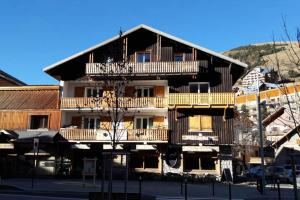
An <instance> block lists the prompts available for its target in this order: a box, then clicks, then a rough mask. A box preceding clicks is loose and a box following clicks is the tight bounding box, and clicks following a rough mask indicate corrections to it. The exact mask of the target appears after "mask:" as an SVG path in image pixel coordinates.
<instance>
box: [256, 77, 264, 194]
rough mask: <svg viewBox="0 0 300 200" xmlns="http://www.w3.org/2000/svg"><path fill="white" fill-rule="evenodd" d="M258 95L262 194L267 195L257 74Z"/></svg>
mask: <svg viewBox="0 0 300 200" xmlns="http://www.w3.org/2000/svg"><path fill="white" fill-rule="evenodd" d="M256 84H257V93H256V100H257V126H258V131H259V138H260V140H259V144H260V145H259V146H260V158H261V172H262V173H261V193H262V194H264V193H265V191H264V190H265V162H264V137H263V130H262V120H261V110H260V106H261V103H260V95H259V78H258V73H257V83H256Z"/></svg>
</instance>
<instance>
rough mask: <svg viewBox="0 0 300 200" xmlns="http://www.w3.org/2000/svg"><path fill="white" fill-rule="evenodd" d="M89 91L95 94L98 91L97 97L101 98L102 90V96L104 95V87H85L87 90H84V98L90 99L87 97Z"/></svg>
mask: <svg viewBox="0 0 300 200" xmlns="http://www.w3.org/2000/svg"><path fill="white" fill-rule="evenodd" d="M88 90H91V91H92V92H93V91H94V90H97V93H98V95H97V96H96V97H100V96H99V94H100V90H102V95H103V88H102V87H85V88H84V96H85V97H88V96H87V94H88Z"/></svg>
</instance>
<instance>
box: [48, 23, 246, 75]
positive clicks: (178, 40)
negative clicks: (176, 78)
mask: <svg viewBox="0 0 300 200" xmlns="http://www.w3.org/2000/svg"><path fill="white" fill-rule="evenodd" d="M139 29H146V30H148V31H151V32H153V33H156V34H159V35H161V36H164V37H166V38H169V39H171V40H174V41H176V42H179V43H182V44H185V45H187V46H190V47H192V48H195V49H197V50H200V51H202V52H205V53H207V54H210V55H212V56H215V57H218V58H220V59H223V60H225V61H228V62H230V63H233V64H236V65H238V66H241V67H245V68H246V67H248V65H247V64H245V63H243V62H240V61H238V60H235V59H232V58H230V57H228V56H225V55H223V54H220V53H217V52H215V51H212V50H209V49H207V48H204V47H201V46H198V45H196V44H193V43H191V42H188V41H186V40H182V39H180V38H177V37H175V36H172V35H170V34H167V33H164V32H162V31H159V30H157V29H154V28H152V27H149V26H147V25H144V24H141V25H139V26H136V27H134V28H132V29H130V30H128V31H126V32H124V33H123V35H122V36H123V37H124V36H126V35H129V34H130V33H133V32H135V31H137V30H139ZM119 37H120V36H119V35H117V36H114V37H112V38H111V39H108V40H106V41H104V42H102V43H100V44H97V45H95V46H92V47H90V48H88V49H86V50H83V51H81V52H79V53H77V54H74V55H72V56H70V57H68V58H66V59H64V60H61V61H59V62H57V63H54V64H52V65H49V66H47V67H45V68H44V69H43V70H44V72H46V73H48V71H49V70H51V69H54V68H56V67H57V66H59V65H61V64H64V63H66V62H68V61H70V60H72V59H74V58H77V57H79V56H81V55H84V54H86V53H88V52H91V51H93V50H95V49H97V48H99V47H102V46H104V45H106V44H108V43H110V42H113V41H115V40H117V39H119Z"/></svg>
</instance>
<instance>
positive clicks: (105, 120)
mask: <svg viewBox="0 0 300 200" xmlns="http://www.w3.org/2000/svg"><path fill="white" fill-rule="evenodd" d="M100 129H112V123H111V118H110V117H101V118H100Z"/></svg>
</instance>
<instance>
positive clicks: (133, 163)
mask: <svg viewBox="0 0 300 200" xmlns="http://www.w3.org/2000/svg"><path fill="white" fill-rule="evenodd" d="M130 156H131V158H130V161H129V162H130V163H129V166H130V167H131V168H141V169H158V167H159V154H157V153H150V152H149V153H147V154H146V153H143V152H138V153H132V154H131V155H130Z"/></svg>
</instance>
